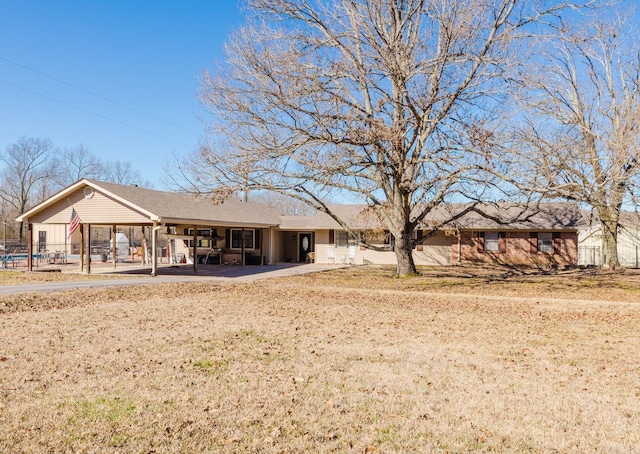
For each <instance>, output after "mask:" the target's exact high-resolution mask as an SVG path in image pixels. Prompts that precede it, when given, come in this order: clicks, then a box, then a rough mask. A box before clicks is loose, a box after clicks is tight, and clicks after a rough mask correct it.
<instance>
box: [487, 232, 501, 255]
mask: <svg viewBox="0 0 640 454" xmlns="http://www.w3.org/2000/svg"><path fill="white" fill-rule="evenodd" d="M484 250H485V252H500V232H484Z"/></svg>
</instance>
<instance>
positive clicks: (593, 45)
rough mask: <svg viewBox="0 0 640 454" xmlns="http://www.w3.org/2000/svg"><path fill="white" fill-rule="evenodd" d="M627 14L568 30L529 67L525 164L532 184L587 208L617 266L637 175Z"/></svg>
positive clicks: (638, 98)
mask: <svg viewBox="0 0 640 454" xmlns="http://www.w3.org/2000/svg"><path fill="white" fill-rule="evenodd" d="M633 30H635V28H634V26H633V24H631V23H630V22H629V20H628V19H623V18H618V19H617V20H614V21H609V22H602V21H596V22H592V23H590V24H582V26H581V27H579V28H577V29H575V28H573V29H572V28H565V29H564V30H563V33H562V35H561V36H560V37H559V38H558V39H555V40H554V42H553V44H552V46H549V47H547V50H546V52H545V55H544V57H545V58H544V59H541V60H539V61H538V62H537V63H536V65H537V71H534V70H532V71H530V75H531V76H536V77H531V78H530V79H529V80H530V82H531V85H530V86H528V87H527V88H528V89H529V90H530V93H529V94H530V96H529V98H527V107H528V108H529V109H530V110H529V112H530V114H531V115H530V117H529V120H530V121H529V123H528V127H527V129H528V131H527V132H526V133H525V134H523V135H522V137H523V138H524V139H525V141H524V143H525V144H526V145H524V146H522V147H521V150H524V151H525V152H526V156H525V159H523V160H522V162H523V164H526V163H529V164H530V175H536V177H537V178H536V179H535V180H534V181H535V183H534V184H533V187H538V188H542V191H543V192H545V193H546V194H547V195H548V196H551V197H562V198H568V199H572V200H577V201H578V202H581V203H584V204H586V205H588V206H590V207H591V208H592V209H593V210H594V212H595V214H596V216H597V218H598V220H599V221H600V223H601V225H602V237H603V250H604V263H606V264H608V265H610V266H613V267H615V266H617V265H619V261H618V249H617V236H618V229H619V222H620V214H621V211H622V208H623V204H624V203H625V202H630V201H632V200H633V199H634V197H637V191H636V190H637V183H638V176H639V174H640V162H639V158H640V47H639V46H638V36H637V33H636V34H632V31H633Z"/></svg>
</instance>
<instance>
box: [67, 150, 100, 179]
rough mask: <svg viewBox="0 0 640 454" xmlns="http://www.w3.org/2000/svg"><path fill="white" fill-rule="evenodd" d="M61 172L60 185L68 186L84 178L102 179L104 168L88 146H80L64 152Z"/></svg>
mask: <svg viewBox="0 0 640 454" xmlns="http://www.w3.org/2000/svg"><path fill="white" fill-rule="evenodd" d="M59 172H60V173H59V180H60V184H61V185H62V186H67V185H69V184H71V183H74V182H76V181H78V180H81V179H82V178H94V179H97V178H100V176H101V175H102V173H103V166H102V163H101V162H100V160H99V159H98V158H97V157H95V156H94V155H93V154H92V153H91V151H89V149H88V148H87V147H86V146H84V145H82V144H80V145H78V146H76V147H74V148H65V149H64V150H62V153H61V156H60V164H59Z"/></svg>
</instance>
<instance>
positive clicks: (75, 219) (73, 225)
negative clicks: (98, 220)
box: [67, 208, 81, 238]
mask: <svg viewBox="0 0 640 454" xmlns="http://www.w3.org/2000/svg"><path fill="white" fill-rule="evenodd" d="M80 222H81V221H80V216H78V213H76V209H75V208H71V221H69V234H68V235H67V238H71V235H73V232H75V231H76V229H77V228H78V226H79V225H80Z"/></svg>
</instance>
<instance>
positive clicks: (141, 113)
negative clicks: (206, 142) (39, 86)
mask: <svg viewBox="0 0 640 454" xmlns="http://www.w3.org/2000/svg"><path fill="white" fill-rule="evenodd" d="M0 60H2V61H5V62H7V63H11V64H12V65H15V66H18V67H20V68H22V69H26V70H27V71H31V72H33V73H35V74H38V75H41V76H43V77H46V78H48V79H51V80H54V81H56V82H58V83H60V84H63V85H66V86H68V87H71V88H73V89H75V90H78V91H81V92H83V93H87V94H89V95H91V96H95V97H96V98H99V99H102V100H103V101H107V102H110V103H112V104H115V105H117V106H120V107H124V108H125V109H128V110H131V111H132V112H136V113H138V114H140V115H144V116H146V117H149V118H152V119H154V120H156V121H161V122H162V123H166V124H168V125H171V126H173V127H176V128H179V129H182V130H184V131H187V132H190V133H192V134H198V132H196V131H193V130H191V129H189V128H185V127H184V126H180V125H179V124H176V123H173V122H171V121H168V120H165V119H163V118H160V117H156V116H155V115H151V114H148V113H146V112H143V111H141V110H139V109H136V108H135V107H131V106H128V105H126V104H123V103H121V102H119V101H115V100H113V99H110V98H107V97H106V96H102V95H100V94H98V93H95V92H93V91H90V90H86V89H84V88H82V87H79V86H77V85H74V84H72V83H69V82H66V81H64V80H62V79H58V78H57V77H53V76H50V75H49V74H46V73H43V72H42V71H38V70H37V69H33V68H29V67H28V66H25V65H23V64H20V63H17V62H15V61H12V60H9V59H7V58H4V57H2V56H0ZM5 83H6V82H5ZM19 88H21V87H19ZM27 91H28V90H27Z"/></svg>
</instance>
